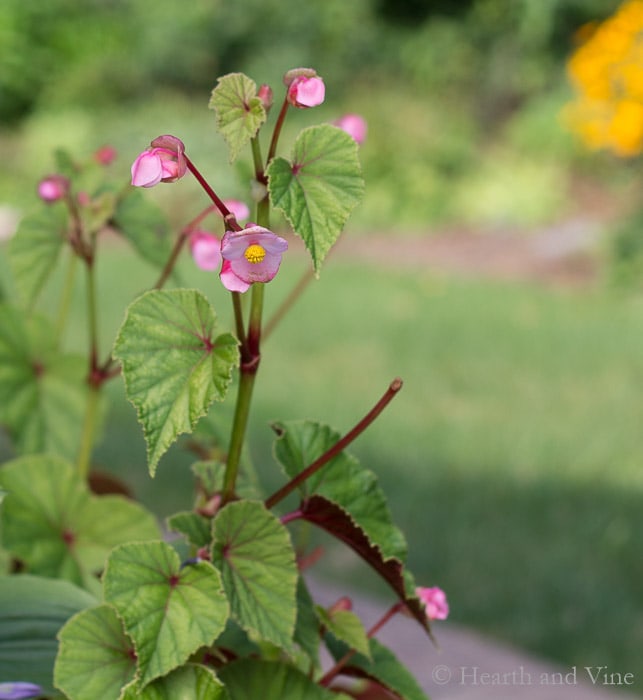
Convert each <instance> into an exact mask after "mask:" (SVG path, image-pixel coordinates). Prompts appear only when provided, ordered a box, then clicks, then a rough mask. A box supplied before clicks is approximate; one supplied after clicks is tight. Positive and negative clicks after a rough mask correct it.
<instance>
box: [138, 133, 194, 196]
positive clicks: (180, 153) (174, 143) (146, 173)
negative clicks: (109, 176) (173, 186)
mask: <svg viewBox="0 0 643 700" xmlns="http://www.w3.org/2000/svg"><path fill="white" fill-rule="evenodd" d="M151 146H152V147H151V148H148V149H147V150H146V151H143V152H142V153H140V154H139V155H138V156H137V158H136V160H135V161H134V163H133V164H132V185H134V186H136V187H154V185H158V183H159V182H175V181H176V180H178V179H180V178H182V177H183V176H184V175H185V173H186V171H187V163H186V160H185V146H184V145H183V142H182V141H181V140H180V139H177V138H176V136H169V135H166V136H159V137H157V138H155V139H154V141H152V143H151Z"/></svg>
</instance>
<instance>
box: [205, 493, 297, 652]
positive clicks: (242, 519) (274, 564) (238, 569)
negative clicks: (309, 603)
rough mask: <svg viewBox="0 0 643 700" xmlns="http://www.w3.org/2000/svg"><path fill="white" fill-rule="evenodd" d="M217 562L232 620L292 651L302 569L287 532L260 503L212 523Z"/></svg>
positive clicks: (230, 510)
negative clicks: (297, 562)
mask: <svg viewBox="0 0 643 700" xmlns="http://www.w3.org/2000/svg"><path fill="white" fill-rule="evenodd" d="M212 532H213V535H214V544H213V547H212V561H213V563H214V564H215V565H216V566H217V567H218V568H219V570H220V571H221V576H222V579H223V586H224V588H225V591H226V594H227V596H228V599H229V600H230V608H231V611H232V615H233V617H234V618H235V619H236V620H237V622H238V623H239V624H240V625H241V626H242V627H243V628H244V629H245V630H247V631H248V632H251V633H256V634H257V635H259V636H260V637H261V638H262V639H265V640H266V641H269V642H273V643H274V644H276V645H277V646H279V647H281V648H282V649H286V650H291V649H292V647H293V641H292V640H293V634H294V631H295V620H296V616H297V598H296V591H297V566H296V563H295V555H294V551H293V548H292V544H291V541H290V535H289V534H288V530H287V529H286V528H285V527H284V526H283V525H282V524H281V523H280V522H279V519H278V518H277V517H275V516H274V515H273V514H272V513H271V512H270V511H268V510H266V508H265V506H264V505H263V503H261V502H259V501H235V502H232V503H229V504H228V505H226V506H225V507H224V508H222V509H221V510H220V511H219V513H218V514H217V516H216V517H215V519H214V521H213V529H212Z"/></svg>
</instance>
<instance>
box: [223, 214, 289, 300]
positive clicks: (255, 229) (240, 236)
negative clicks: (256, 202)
mask: <svg viewBox="0 0 643 700" xmlns="http://www.w3.org/2000/svg"><path fill="white" fill-rule="evenodd" d="M287 249H288V242H287V241H286V240H285V239H284V238H281V237H280V236H277V235H276V234H274V233H273V232H272V231H269V230H268V229H267V228H263V227H262V226H250V227H248V228H244V229H243V230H241V231H226V233H225V235H224V236H223V240H222V241H221V255H222V256H223V260H224V263H223V269H222V270H221V275H220V276H221V281H222V282H223V286H224V287H225V288H226V289H229V290H230V291H240V290H239V289H237V288H235V289H232V287H231V286H230V285H231V284H234V285H236V286H238V283H237V282H236V280H234V279H233V278H232V275H234V277H236V278H238V280H241V282H243V283H244V284H247V285H251V284H253V283H254V282H270V280H271V279H273V277H274V276H275V275H276V274H277V272H278V270H279V265H280V264H281V255H282V253H283V252H284V251H286V250H287ZM226 262H227V263H229V265H226ZM244 291H245V290H244Z"/></svg>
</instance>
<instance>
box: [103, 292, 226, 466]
mask: <svg viewBox="0 0 643 700" xmlns="http://www.w3.org/2000/svg"><path fill="white" fill-rule="evenodd" d="M215 327H216V315H215V313H214V310H213V309H212V307H211V305H210V302H209V301H208V300H207V299H206V298H205V296H203V294H201V293H200V292H197V291H195V290H190V289H174V290H169V291H161V290H154V291H150V292H146V293H145V294H143V295H142V296H141V297H139V298H138V299H137V300H136V301H134V302H133V303H132V304H130V306H129V307H128V309H127V315H126V317H125V321H124V322H123V325H122V326H121V328H120V330H119V332H118V336H117V338H116V343H115V345H114V356H115V357H116V358H117V359H119V360H120V362H121V364H122V367H123V378H124V380H125V392H126V395H127V398H128V399H129V400H130V401H131V402H132V403H133V404H134V406H135V407H136V411H137V414H138V419H139V421H140V423H141V424H142V426H143V433H144V435H145V440H146V443H147V459H148V466H149V470H150V473H151V474H152V475H154V472H155V470H156V465H157V464H158V461H159V459H160V458H161V456H162V455H163V454H164V453H165V452H166V450H167V449H168V447H169V446H170V445H171V444H172V443H173V442H174V441H175V440H176V438H177V436H178V435H179V434H181V433H185V432H191V431H192V430H193V429H194V427H195V425H196V423H197V421H198V419H199V418H200V417H201V416H203V415H205V413H206V412H207V410H208V408H209V406H210V404H211V403H212V402H213V401H215V400H218V401H221V400H223V399H224V398H225V395H226V392H227V389H228V385H229V384H230V381H231V376H232V370H233V368H234V367H235V366H236V364H237V362H238V357H239V353H238V349H237V341H236V339H235V338H234V336H232V335H231V334H230V333H223V334H221V335H218V336H216V335H215Z"/></svg>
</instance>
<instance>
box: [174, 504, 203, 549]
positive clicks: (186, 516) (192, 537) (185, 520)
mask: <svg viewBox="0 0 643 700" xmlns="http://www.w3.org/2000/svg"><path fill="white" fill-rule="evenodd" d="M167 526H168V529H169V530H172V531H173V532H180V533H181V534H182V535H185V537H186V538H187V540H188V542H189V543H190V544H192V545H194V546H195V547H207V546H208V545H209V544H210V541H211V540H212V526H211V524H210V520H209V519H208V518H206V517H204V516H203V515H199V513H195V512H194V511H181V512H180V513H175V514H174V515H171V516H170V517H169V518H168V519H167Z"/></svg>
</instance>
